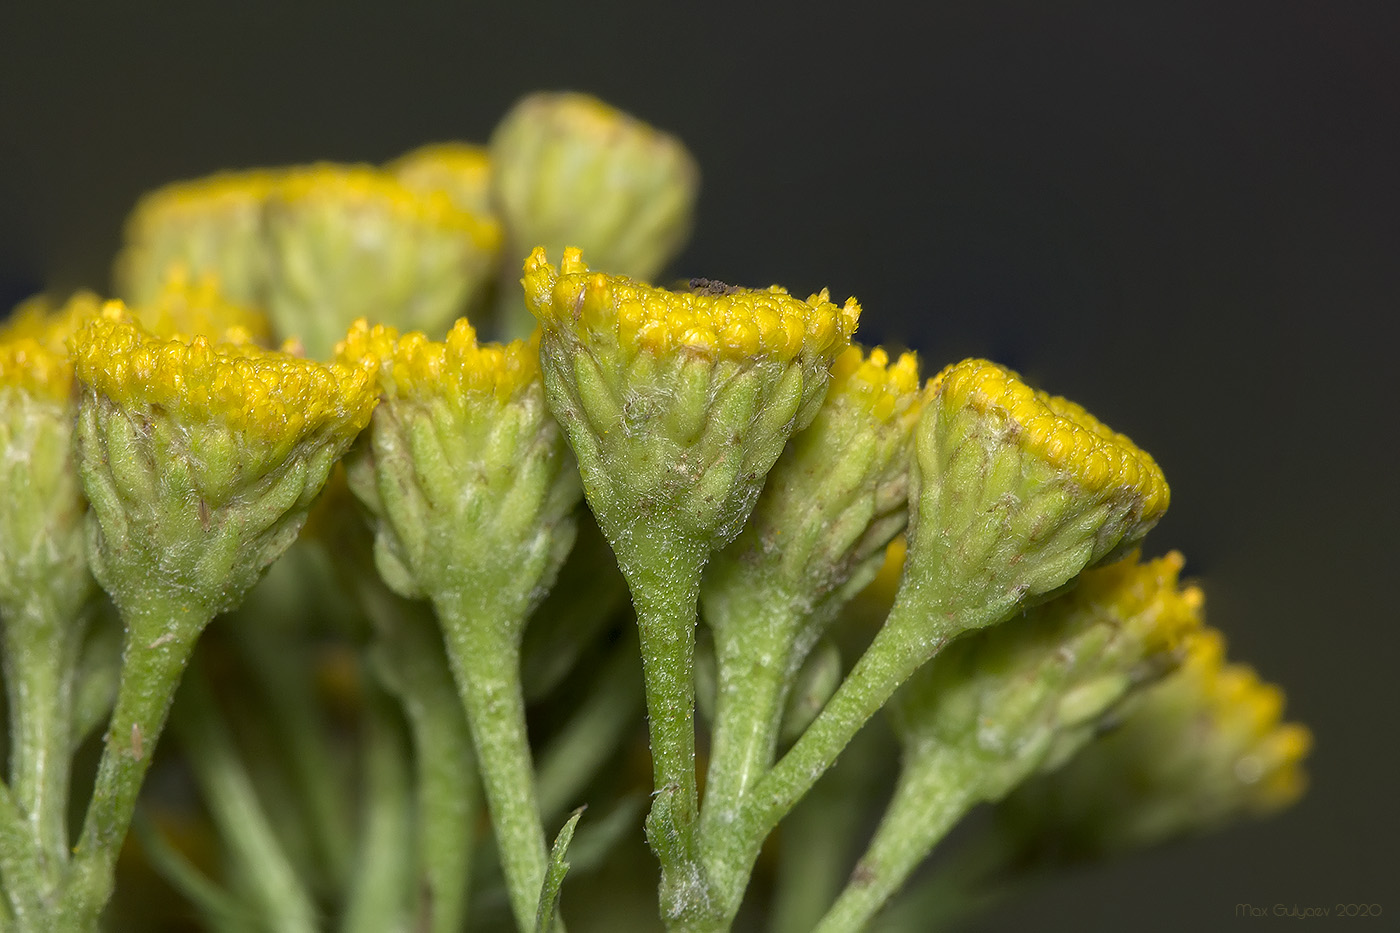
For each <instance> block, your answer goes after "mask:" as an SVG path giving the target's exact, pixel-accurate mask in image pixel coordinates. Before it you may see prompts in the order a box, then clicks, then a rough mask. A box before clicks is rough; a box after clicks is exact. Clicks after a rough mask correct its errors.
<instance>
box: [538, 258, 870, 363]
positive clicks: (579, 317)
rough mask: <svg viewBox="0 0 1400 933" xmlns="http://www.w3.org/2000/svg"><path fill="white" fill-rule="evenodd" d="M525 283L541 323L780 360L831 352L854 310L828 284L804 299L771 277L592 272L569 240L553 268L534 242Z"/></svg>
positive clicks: (651, 346) (842, 339)
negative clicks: (713, 281)
mask: <svg viewBox="0 0 1400 933" xmlns="http://www.w3.org/2000/svg"><path fill="white" fill-rule="evenodd" d="M524 284H525V292H526V295H527V297H528V298H529V299H530V304H531V306H532V308H533V309H534V311H535V313H536V315H537V316H538V317H539V318H540V320H541V323H542V324H543V325H544V326H545V327H546V328H549V329H560V330H571V331H575V332H579V331H583V330H586V331H588V332H590V333H592V334H595V335H598V336H601V337H604V338H605V339H608V338H611V339H615V340H616V342H617V344H618V346H619V347H621V348H624V349H632V350H638V351H646V352H648V353H652V354H655V355H661V354H667V353H672V352H676V351H684V352H689V353H693V354H696V355H698V356H702V357H707V358H711V359H718V358H728V359H736V360H738V359H745V358H749V357H766V358H770V359H777V360H780V361H783V362H786V361H789V360H792V359H794V358H796V357H797V356H798V355H799V354H807V355H828V356H834V355H835V353H836V352H838V351H839V349H840V348H841V347H843V346H845V345H846V344H847V343H849V342H850V338H851V334H852V333H853V332H854V331H855V328H856V321H857V320H858V319H859V317H860V306H859V305H858V304H857V303H856V301H855V299H853V298H852V299H847V301H846V303H845V304H844V305H840V306H838V305H835V304H833V303H832V302H831V300H830V296H829V295H828V294H827V292H826V291H822V292H821V293H820V294H818V295H813V296H811V297H810V298H808V299H807V300H806V301H799V300H798V299H796V298H793V297H792V296H791V295H789V294H788V293H787V291H786V290H784V289H783V288H781V287H779V286H776V285H774V286H771V287H769V288H766V289H733V290H722V291H723V293H721V294H714V293H713V290H711V293H696V292H672V291H667V290H666V289H663V288H656V287H654V286H651V285H647V284H645V283H642V282H638V281H635V280H633V279H629V278H626V277H623V276H613V275H604V274H602V273H595V272H592V271H591V270H590V269H589V268H588V266H587V264H585V263H584V261H583V258H582V256H581V255H580V253H579V251H578V250H577V249H572V248H570V249H566V250H565V251H564V258H563V260H562V261H561V262H560V264H559V268H558V269H557V270H556V269H555V268H554V267H553V266H552V265H550V264H549V261H548V260H547V258H546V257H545V253H544V249H543V248H542V247H541V248H536V249H535V251H534V252H533V253H531V254H530V258H529V259H527V260H526V262H525V279H524Z"/></svg>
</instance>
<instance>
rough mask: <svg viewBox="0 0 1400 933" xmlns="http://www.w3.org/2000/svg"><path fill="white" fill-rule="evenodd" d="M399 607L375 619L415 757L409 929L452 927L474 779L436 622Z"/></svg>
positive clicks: (460, 900)
mask: <svg viewBox="0 0 1400 933" xmlns="http://www.w3.org/2000/svg"><path fill="white" fill-rule="evenodd" d="M403 608H404V610H405V611H402V612H399V613H397V614H396V618H395V619H394V620H393V623H392V625H386V626H381V627H380V632H381V636H380V638H381V641H380V644H381V647H382V649H383V656H384V658H385V662H386V663H387V664H388V665H389V666H390V667H391V668H392V677H393V680H394V683H393V685H392V689H393V691H394V692H395V693H396V694H397V695H398V697H399V700H400V702H401V703H402V704H403V708H404V712H405V714H406V716H407V719H408V727H409V732H410V733H411V735H412V739H413V750H414V759H415V762H416V765H417V770H416V774H415V781H416V785H417V787H416V793H417V804H418V806H417V812H416V825H417V834H416V836H417V846H418V873H419V876H420V877H419V880H418V883H417V889H418V900H419V903H418V919H417V926H416V927H415V929H418V930H422V931H431V933H455V931H458V930H461V929H462V925H463V924H464V923H465V922H466V915H467V894H468V887H469V886H468V878H469V877H470V874H471V861H472V849H473V846H474V839H473V836H474V825H473V824H474V823H475V820H476V814H477V809H478V807H479V806H480V804H481V784H480V780H479V778H478V777H477V768H476V761H475V760H474V758H473V755H472V737H471V732H470V730H469V729H468V727H467V720H466V717H465V716H464V714H463V711H462V701H461V699H460V697H459V696H458V694H457V688H456V685H455V684H454V683H453V680H452V672H451V671H450V670H449V669H448V665H447V659H446V657H445V655H444V654H443V648H442V636H441V634H439V632H438V626H437V624H436V622H435V621H434V620H433V619H432V618H431V617H430V616H428V615H427V614H426V613H424V612H420V611H417V608H418V607H416V606H408V605H407V604H404V606H403Z"/></svg>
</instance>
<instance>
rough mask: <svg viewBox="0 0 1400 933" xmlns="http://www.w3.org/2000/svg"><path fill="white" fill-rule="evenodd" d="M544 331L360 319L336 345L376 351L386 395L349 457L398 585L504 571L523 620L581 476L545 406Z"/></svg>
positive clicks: (562, 544) (557, 545)
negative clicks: (479, 330) (485, 337)
mask: <svg viewBox="0 0 1400 933" xmlns="http://www.w3.org/2000/svg"><path fill="white" fill-rule="evenodd" d="M536 344H537V342H536V340H534V339H532V340H530V341H523V340H517V341H515V342H513V343H510V344H507V345H504V346H502V345H500V344H485V345H482V344H479V343H478V342H477V339H476V331H475V330H473V329H472V326H471V325H470V324H469V323H468V322H467V320H466V319H465V318H462V319H460V320H458V321H457V323H456V324H455V325H453V327H452V329H451V331H449V332H448V334H447V339H446V340H443V341H432V340H428V339H427V338H426V337H425V336H424V335H423V334H422V333H418V332H414V333H409V334H405V335H403V336H399V335H398V333H397V331H395V330H394V329H393V328H392V327H388V326H386V325H375V326H374V327H371V326H369V324H368V323H367V322H365V321H364V320H360V321H357V322H356V323H355V325H354V326H353V327H352V328H351V330H350V333H349V334H348V335H347V336H346V338H345V340H344V341H342V342H341V343H340V345H339V346H337V348H336V355H337V357H338V358H339V359H341V360H344V361H347V362H351V363H357V362H359V361H360V360H365V359H367V360H370V361H371V362H372V363H374V362H376V361H377V365H378V369H379V384H380V386H381V388H382V390H383V393H384V400H383V402H382V403H381V405H380V407H379V408H378V410H377V411H376V414H375V416H374V420H373V423H372V425H371V428H370V443H369V444H368V445H364V446H363V447H362V448H361V449H359V450H358V451H357V452H356V453H355V454H354V455H353V456H352V457H351V458H350V459H349V461H348V470H349V480H350V485H351V487H352V489H353V490H354V492H355V494H356V496H358V497H359V498H360V500H361V501H362V502H364V503H365V505H366V507H367V508H368V509H369V511H370V513H371V514H372V515H373V516H374V518H375V535H376V541H377V546H376V548H375V559H376V563H377V564H378V566H379V568H380V572H381V574H382V576H383V577H384V579H385V581H386V582H387V583H388V584H389V585H390V586H391V587H392V588H393V589H394V590H396V591H397V592H399V593H400V594H402V595H406V596H428V597H434V598H436V597H439V596H445V595H446V594H447V593H449V592H457V591H459V590H460V589H461V587H462V585H463V583H462V581H463V580H476V581H477V584H478V585H481V586H486V584H487V581H495V583H496V584H497V585H498V586H499V587H501V588H502V589H503V591H508V592H510V593H512V594H513V597H512V598H513V599H514V600H515V601H516V606H515V608H516V609H518V610H519V611H520V613H521V615H520V621H522V622H523V619H524V616H523V612H524V607H525V606H527V605H528V604H529V603H530V601H532V600H534V599H535V598H537V596H538V594H540V593H542V592H544V590H545V588H546V585H547V583H548V582H549V581H551V580H552V578H553V575H554V573H555V572H556V571H557V570H558V567H559V564H560V563H562V561H563V559H564V556H565V555H566V554H567V553H568V549H569V547H570V546H571V544H572V542H573V529H574V525H573V520H572V517H571V513H572V510H573V508H574V506H575V505H576V504H577V503H578V499H579V493H580V490H579V487H578V475H577V473H576V471H575V470H574V468H573V463H572V458H570V457H569V454H568V445H567V444H566V442H565V441H564V438H563V436H562V433H561V432H560V430H559V426H558V424H556V423H555V421H554V419H553V418H552V417H551V416H550V414H549V411H548V409H547V408H546V406H545V399H544V385H543V383H542V382H541V380H540V370H539V357H538V351H537V348H536ZM512 618H514V616H513V615H512Z"/></svg>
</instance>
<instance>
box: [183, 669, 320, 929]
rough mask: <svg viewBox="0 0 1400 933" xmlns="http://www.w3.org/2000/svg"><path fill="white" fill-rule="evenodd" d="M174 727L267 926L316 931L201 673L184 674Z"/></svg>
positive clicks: (312, 912) (305, 896) (307, 901)
mask: <svg viewBox="0 0 1400 933" xmlns="http://www.w3.org/2000/svg"><path fill="white" fill-rule="evenodd" d="M195 674H196V675H197V674H198V670H197V669H196V671H195ZM172 727H173V728H174V730H175V734H176V737H177V738H178V739H179V741H180V744H181V745H183V746H184V747H185V750H186V751H187V752H188V753H189V754H188V755H187V756H186V758H187V760H188V761H189V763H190V767H191V768H192V769H193V770H194V774H195V779H196V780H197V781H198V782H199V786H200V790H201V792H202V793H203V795H204V799H205V802H206V804H207V805H208V807H209V812H210V814H211V815H212V816H213V818H214V823H215V825H217V826H218V828H219V835H220V836H221V838H222V839H223V840H224V842H225V843H226V844H227V845H228V847H229V850H230V852H231V853H232V854H233V856H234V858H235V859H237V860H238V861H239V862H240V863H241V870H242V873H243V875H244V876H245V877H247V878H248V879H249V880H250V882H251V886H252V891H253V895H254V897H255V899H256V900H257V902H258V904H257V906H258V910H259V912H260V913H261V915H262V921H263V923H264V924H265V928H266V929H267V930H269V931H278V933H314V931H315V930H317V929H319V925H318V923H317V920H316V907H315V904H314V903H313V902H312V899H311V895H310V894H309V893H308V892H307V890H306V888H305V887H304V886H303V885H302V883H301V880H300V879H299V878H298V877H297V873H296V869H295V868H294V867H293V866H292V863H291V860H290V859H289V858H288V857H287V853H286V852H285V851H283V849H282V846H281V844H280V843H279V842H278V840H277V833H276V832H275V831H274V830H273V828H272V824H271V822H270V821H269V819H268V816H267V813H266V812H265V811H264V810H263V808H262V805H261V804H260V803H259V802H258V795H257V791H256V790H254V788H253V782H252V779H251V778H249V776H248V772H247V769H246V768H244V766H243V762H242V761H241V760H240V759H239V756H238V752H237V751H236V750H235V748H234V744H233V738H232V736H231V735H230V734H229V732H228V728H227V726H226V725H225V724H224V721H223V718H222V717H221V716H220V715H219V710H218V706H217V705H216V703H215V700H214V697H213V694H212V693H210V691H209V687H208V684H206V683H205V681H204V679H203V678H202V677H199V676H193V677H190V678H188V679H187V681H186V684H185V688H184V690H183V691H182V692H181V694H180V703H179V704H177V705H176V706H175V710H174V714H173V722H172Z"/></svg>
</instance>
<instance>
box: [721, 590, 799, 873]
mask: <svg viewBox="0 0 1400 933" xmlns="http://www.w3.org/2000/svg"><path fill="white" fill-rule="evenodd" d="M756 595H757V594H756ZM764 597H768V598H764ZM741 604H742V605H744V607H745V608H746V609H749V610H751V614H750V615H749V617H748V618H743V619H727V620H724V621H723V622H722V623H720V624H715V625H713V626H712V629H713V632H714V637H715V655H716V662H717V666H718V669H719V685H718V689H717V691H716V696H715V723H714V731H713V735H712V736H711V740H710V767H709V772H708V774H707V776H706V781H705V804H704V808H703V809H702V811H701V815H700V838H701V842H702V845H703V846H704V849H705V858H706V859H707V860H708V861H716V860H719V861H723V860H725V859H726V858H727V857H728V853H725V852H723V851H714V850H713V849H712V848H711V847H712V846H713V845H714V844H715V843H716V842H722V841H723V840H724V839H726V838H727V837H728V836H729V831H728V827H729V826H730V825H731V824H733V823H734V821H735V820H736V819H738V817H739V814H740V812H741V810H742V808H743V804H744V800H745V798H747V796H748V795H749V793H750V792H751V790H752V789H753V787H754V785H756V784H757V783H758V782H759V780H760V779H761V778H762V777H763V776H764V775H765V774H767V773H768V769H769V768H770V767H771V766H772V764H773V755H774V753H775V750H776V748H777V744H778V731H779V729H780V728H781V726H782V720H783V705H784V702H785V701H786V698H787V694H788V691H789V689H790V688H791V681H792V667H793V664H792V661H793V658H792V655H793V651H794V645H793V640H794V636H795V632H796V628H797V624H798V619H797V617H796V614H795V613H793V612H792V610H791V608H790V603H789V601H788V600H786V599H784V598H783V597H782V595H781V594H779V593H764V594H762V595H759V596H758V598H756V599H745V600H743V601H742V603H741ZM715 621H718V620H715Z"/></svg>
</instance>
